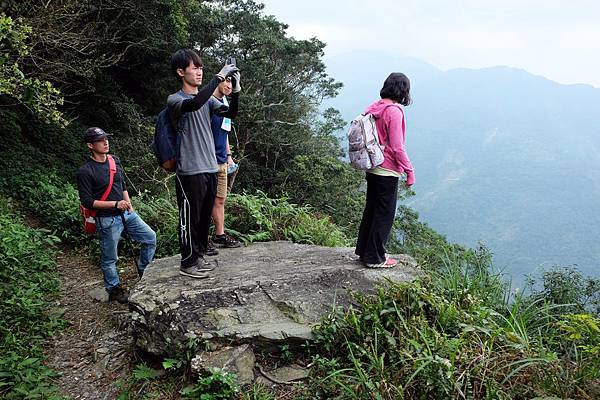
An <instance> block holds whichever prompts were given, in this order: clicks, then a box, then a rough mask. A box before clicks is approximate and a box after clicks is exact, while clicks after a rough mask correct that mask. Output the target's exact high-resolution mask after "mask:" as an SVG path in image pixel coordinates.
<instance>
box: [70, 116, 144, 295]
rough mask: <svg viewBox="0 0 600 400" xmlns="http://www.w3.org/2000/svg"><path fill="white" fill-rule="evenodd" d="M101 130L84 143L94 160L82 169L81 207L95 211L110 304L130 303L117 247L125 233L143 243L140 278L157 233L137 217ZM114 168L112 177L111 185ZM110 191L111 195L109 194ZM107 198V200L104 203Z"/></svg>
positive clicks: (89, 131) (88, 134)
mask: <svg viewBox="0 0 600 400" xmlns="http://www.w3.org/2000/svg"><path fill="white" fill-rule="evenodd" d="M109 136H111V135H109V134H107V133H106V132H104V131H103V130H102V129H100V128H95V127H94V128H89V129H87V130H86V131H85V133H84V135H83V141H84V142H85V143H86V145H87V147H88V149H89V150H90V152H91V157H90V158H89V159H87V160H86V162H85V164H83V165H82V166H81V168H79V172H78V173H77V187H78V189H79V199H80V201H81V204H82V205H83V206H84V207H86V208H88V209H90V210H92V209H93V210H96V212H97V214H96V234H97V236H98V239H99V240H100V252H101V257H100V267H101V268H102V273H103V274H104V287H105V288H106V290H107V292H108V294H109V300H117V301H118V302H119V303H127V299H128V297H129V293H128V292H127V290H126V289H124V288H123V287H122V286H121V284H120V281H119V274H118V272H117V260H118V255H117V246H118V244H119V239H120V237H121V234H122V233H123V231H125V233H126V234H127V235H128V236H129V238H130V239H132V240H134V241H136V242H139V243H141V250H140V257H139V260H138V263H137V267H138V274H139V275H140V276H142V274H143V272H144V269H145V268H146V266H148V264H150V262H152V258H153V257H154V251H155V250H156V233H154V231H153V230H152V229H151V228H150V227H149V226H148V225H147V224H146V223H145V222H144V221H143V220H142V219H141V218H140V217H139V216H138V215H137V213H136V212H135V211H134V210H133V206H132V205H131V200H130V199H129V193H127V187H126V186H125V180H124V179H123V178H124V176H123V167H122V165H121V162H120V160H119V159H118V158H117V157H116V156H111V155H109V154H108V153H109V144H108V137H109ZM111 166H112V167H113V177H112V185H111V171H110V170H111ZM109 186H111V187H110V191H108V193H106V192H107V190H108V188H109ZM102 198H104V200H101V199H102Z"/></svg>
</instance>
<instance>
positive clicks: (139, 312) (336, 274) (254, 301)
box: [129, 242, 419, 355]
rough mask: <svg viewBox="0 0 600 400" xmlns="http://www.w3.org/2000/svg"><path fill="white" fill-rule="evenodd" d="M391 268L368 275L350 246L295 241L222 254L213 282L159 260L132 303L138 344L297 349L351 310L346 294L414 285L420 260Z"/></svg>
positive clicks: (153, 348) (156, 349)
mask: <svg viewBox="0 0 600 400" xmlns="http://www.w3.org/2000/svg"><path fill="white" fill-rule="evenodd" d="M394 257H395V258H397V259H399V260H400V264H399V265H398V266H397V267H395V268H392V269H367V268H364V267H363V266H362V264H361V263H359V262H358V261H357V257H356V256H355V255H354V252H353V249H352V248H330V247H320V246H311V245H300V244H294V243H290V242H266V243H256V244H252V245H250V246H248V247H241V248H238V249H221V250H220V254H219V255H218V256H217V257H210V258H208V260H209V261H211V262H212V263H216V264H217V265H218V266H217V268H216V269H215V270H214V271H211V272H210V278H208V279H193V278H189V277H184V276H181V275H179V260H180V259H179V256H175V257H170V258H164V259H161V260H156V261H155V262H154V263H153V264H152V265H150V266H149V267H148V269H147V270H146V272H145V273H144V277H143V278H142V279H141V281H140V282H139V283H138V284H137V285H136V287H135V289H134V290H133V292H132V293H131V296H130V298H129V301H130V310H131V320H132V328H133V334H134V338H135V343H136V345H137V346H138V347H139V348H141V349H143V350H145V351H147V352H150V353H153V354H158V355H174V354H177V353H178V351H179V350H181V349H182V348H183V347H184V346H185V345H186V344H187V343H188V342H189V340H190V339H202V340H206V341H208V342H210V343H212V344H227V345H231V344H236V345H239V344H243V343H252V344H253V346H254V347H255V348H265V349H269V348H273V347H274V346H277V345H281V344H289V345H296V344H299V343H303V342H304V341H305V340H306V339H311V338H312V333H311V330H312V327H313V326H314V325H315V324H318V323H319V322H320V321H321V318H322V317H323V316H324V315H326V314H327V313H328V312H329V311H331V309H332V306H333V305H334V304H335V305H338V306H342V307H346V306H348V305H349V304H350V303H351V302H352V299H351V296H350V295H349V294H348V289H352V290H354V291H359V292H369V291H371V290H372V289H373V288H374V286H375V284H376V283H377V282H381V281H383V280H384V278H389V279H391V280H394V281H409V280H412V279H414V278H415V277H416V276H418V275H419V270H418V269H417V267H416V263H415V261H414V260H413V259H412V258H411V257H409V256H405V255H399V256H394Z"/></svg>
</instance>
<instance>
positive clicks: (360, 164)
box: [348, 114, 384, 171]
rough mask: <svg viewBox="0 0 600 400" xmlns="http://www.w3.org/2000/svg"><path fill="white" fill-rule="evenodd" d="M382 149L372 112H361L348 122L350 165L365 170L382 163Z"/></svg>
mask: <svg viewBox="0 0 600 400" xmlns="http://www.w3.org/2000/svg"><path fill="white" fill-rule="evenodd" d="M383 149H384V147H383V146H382V145H380V144H379V135H378V134H377V128H376V127H375V117H373V114H361V115H359V116H358V117H356V118H354V119H353V120H352V122H351V123H350V130H349V131H348V155H349V156H350V165H352V166H353V167H354V168H356V169H358V170H361V171H366V170H368V169H372V168H375V167H377V166H379V165H381V164H383Z"/></svg>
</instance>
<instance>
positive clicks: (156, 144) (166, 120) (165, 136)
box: [150, 107, 179, 172]
mask: <svg viewBox="0 0 600 400" xmlns="http://www.w3.org/2000/svg"><path fill="white" fill-rule="evenodd" d="M150 147H151V148H152V151H153V152H154V155H155V156H156V160H157V161H158V165H160V166H161V167H162V168H163V169H164V170H165V171H168V172H174V171H175V169H176V168H177V156H178V153H179V143H178V140H177V131H176V130H175V126H174V125H173V123H172V122H171V118H170V117H169V111H168V109H167V108H166V107H165V108H164V109H163V110H162V111H161V112H160V113H159V114H158V118H157V119H156V125H155V126H154V139H153V140H152V143H151V144H150Z"/></svg>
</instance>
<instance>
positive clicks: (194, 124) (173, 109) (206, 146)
mask: <svg viewBox="0 0 600 400" xmlns="http://www.w3.org/2000/svg"><path fill="white" fill-rule="evenodd" d="M192 97H194V95H191V94H187V93H184V92H183V91H181V90H180V91H178V92H177V93H173V94H172V95H170V96H169V97H168V98H167V107H168V108H169V115H170V117H171V119H172V120H173V121H179V119H180V118H182V115H181V103H182V102H183V100H186V99H191V98H192ZM221 106H222V104H221V102H219V101H218V100H217V99H215V98H214V97H211V98H210V99H209V100H208V101H207V102H206V103H204V105H203V106H202V107H200V109H198V110H196V111H193V112H189V113H186V115H185V118H184V119H183V120H182V122H181V125H180V126H181V128H182V130H181V133H180V138H179V157H178V159H177V174H179V175H195V174H200V173H205V172H217V171H218V170H219V167H218V165H217V158H216V156H215V143H214V139H213V134H212V130H211V128H210V118H211V115H212V114H213V113H214V112H215V111H217V110H218V109H219V108H220V107H221Z"/></svg>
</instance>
